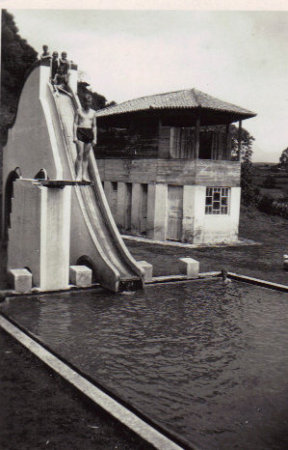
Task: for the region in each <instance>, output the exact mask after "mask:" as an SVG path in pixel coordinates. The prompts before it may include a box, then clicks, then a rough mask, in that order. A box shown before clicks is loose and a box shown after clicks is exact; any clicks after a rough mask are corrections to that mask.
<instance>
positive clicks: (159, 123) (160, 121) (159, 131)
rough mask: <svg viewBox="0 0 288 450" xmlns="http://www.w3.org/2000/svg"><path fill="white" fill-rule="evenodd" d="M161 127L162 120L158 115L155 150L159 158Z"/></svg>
mask: <svg viewBox="0 0 288 450" xmlns="http://www.w3.org/2000/svg"><path fill="white" fill-rule="evenodd" d="M161 128H162V120H161V118H160V117H159V119H158V152H157V158H160V139H161Z"/></svg>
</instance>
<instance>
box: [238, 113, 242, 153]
mask: <svg viewBox="0 0 288 450" xmlns="http://www.w3.org/2000/svg"><path fill="white" fill-rule="evenodd" d="M241 139H242V120H239V127H238V161H241V149H242V142H241Z"/></svg>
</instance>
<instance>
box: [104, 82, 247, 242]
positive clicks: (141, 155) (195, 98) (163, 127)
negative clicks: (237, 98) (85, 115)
mask: <svg viewBox="0 0 288 450" xmlns="http://www.w3.org/2000/svg"><path fill="white" fill-rule="evenodd" d="M254 116H255V114H254V113H252V112H250V111H248V110H246V109H243V108H240V107H238V106H235V105H232V104H230V103H226V102H224V101H221V100H218V99H216V98H213V97H211V96H209V95H207V94H205V93H203V92H200V91H198V90H196V89H189V90H183V91H177V92H170V93H165V94H158V95H152V96H148V97H142V98H138V99H135V100H131V101H127V102H124V103H122V104H119V105H115V106H111V107H108V108H105V109H103V110H100V111H97V123H98V137H99V139H98V145H97V146H96V157H97V162H98V168H99V172H100V176H101V179H102V181H103V184H104V190H105V193H106V196H107V199H108V202H109V204H110V207H111V210H112V213H113V214H114V217H115V219H116V223H117V225H118V226H119V228H120V229H121V231H123V232H128V233H131V234H134V235H144V236H147V237H148V238H151V239H154V240H162V241H163V240H174V241H182V242H190V243H195V244H206V243H221V242H223V243H224V242H225V243H232V242H235V241H237V239H238V225H239V211H240V190H241V188H240V161H239V154H240V142H241V139H240V137H239V136H238V146H239V148H238V151H236V152H235V151H234V153H233V152H231V130H230V128H231V124H232V123H234V122H237V121H238V122H239V133H241V127H242V120H244V119H248V118H251V117H254Z"/></svg>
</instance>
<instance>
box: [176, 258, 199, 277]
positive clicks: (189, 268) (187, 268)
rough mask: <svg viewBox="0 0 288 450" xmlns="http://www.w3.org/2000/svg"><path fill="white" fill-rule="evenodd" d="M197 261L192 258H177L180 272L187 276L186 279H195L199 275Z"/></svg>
mask: <svg viewBox="0 0 288 450" xmlns="http://www.w3.org/2000/svg"><path fill="white" fill-rule="evenodd" d="M199 268H200V264H199V261H196V259H193V258H179V269H180V272H181V273H183V274H185V275H187V277H188V278H197V277H198V275H199Z"/></svg>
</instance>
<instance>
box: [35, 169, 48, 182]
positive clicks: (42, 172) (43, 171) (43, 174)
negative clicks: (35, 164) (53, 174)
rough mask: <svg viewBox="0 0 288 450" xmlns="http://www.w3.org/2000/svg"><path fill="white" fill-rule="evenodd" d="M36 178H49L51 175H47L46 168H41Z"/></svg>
mask: <svg viewBox="0 0 288 450" xmlns="http://www.w3.org/2000/svg"><path fill="white" fill-rule="evenodd" d="M34 178H35V179H36V180H49V177H48V175H47V170H46V169H40V170H39V172H37V173H36V175H35V177H34Z"/></svg>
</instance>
